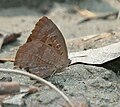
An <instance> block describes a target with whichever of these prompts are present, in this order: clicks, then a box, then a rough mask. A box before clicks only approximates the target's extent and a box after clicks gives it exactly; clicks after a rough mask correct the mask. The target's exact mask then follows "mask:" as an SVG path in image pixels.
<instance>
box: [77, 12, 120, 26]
mask: <svg viewBox="0 0 120 107" xmlns="http://www.w3.org/2000/svg"><path fill="white" fill-rule="evenodd" d="M118 14H119V12H114V13H110V14H107V15H103V16H96V17H92V18H86V19H84V20H82V21H80V22H78V24H82V23H85V22H88V21H91V20H98V19H101V20H114V19H116V18H117V17H118ZM113 16H114V17H113Z"/></svg>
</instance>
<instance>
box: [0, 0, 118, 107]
mask: <svg viewBox="0 0 120 107" xmlns="http://www.w3.org/2000/svg"><path fill="white" fill-rule="evenodd" d="M76 5H77V6H80V8H82V9H89V10H90V11H92V12H94V13H96V14H97V15H101V14H102V15H105V14H109V13H112V12H116V11H118V10H120V3H119V2H118V1H117V0H116V1H115V0H81V1H80V2H78V3H77V4H76V3H74V2H72V3H70V2H65V3H56V2H53V4H52V7H51V8H50V10H49V11H48V13H47V14H46V16H47V17H49V18H50V19H52V20H53V21H54V23H55V24H56V25H57V26H58V28H59V29H60V30H61V32H62V33H63V35H64V38H65V40H68V39H71V38H76V37H82V36H88V35H92V34H99V33H103V32H108V31H114V30H115V31H116V30H120V20H117V19H114V20H107V19H106V20H91V21H88V22H86V23H83V24H78V23H79V22H80V21H81V20H83V19H85V18H84V17H82V16H81V15H80V14H79V12H74V7H75V6H76ZM42 16H43V13H41V11H39V9H37V10H35V9H30V8H27V7H25V6H21V7H9V8H6V9H5V8H1V10H0V33H3V34H9V33H13V32H22V36H21V37H20V38H19V39H18V41H16V42H14V43H11V44H9V45H6V46H4V47H3V48H2V52H1V54H2V55H5V54H7V55H9V54H12V55H14V56H15V53H16V51H17V49H18V47H19V46H20V45H22V44H23V43H25V41H26V39H27V37H28V36H29V35H30V33H31V30H32V29H33V28H34V26H35V23H36V22H37V21H38V20H39V19H40V18H41V17H42ZM72 47H74V46H72ZM92 48H94V47H92ZM68 51H69V52H71V48H69V49H68ZM0 67H2V68H14V66H13V63H12V62H6V63H0ZM8 76H11V77H12V79H13V80H15V81H19V82H20V83H22V84H30V85H35V86H39V87H40V85H39V84H38V83H36V82H35V81H34V80H30V79H29V78H28V77H24V76H20V75H15V74H11V75H9V74H3V73H0V78H2V77H8ZM47 80H48V81H50V82H52V83H53V84H55V85H56V86H57V87H58V88H59V89H60V90H61V91H63V92H64V93H65V94H66V95H67V96H69V97H79V96H81V95H84V96H85V97H86V99H87V100H88V102H89V103H90V105H91V107H120V76H119V75H117V74H116V73H114V72H113V71H111V70H108V69H105V68H103V67H96V66H91V65H84V64H77V65H74V66H70V67H68V68H66V70H65V71H64V72H62V73H60V74H55V75H54V76H52V77H51V78H48V79H47ZM25 99H26V104H27V107H34V106H35V107H39V104H41V105H44V106H45V107H46V106H48V107H62V106H61V105H62V104H63V102H65V101H64V100H63V99H62V98H61V97H60V95H58V94H57V93H56V92H54V91H53V90H51V89H49V88H48V87H47V86H45V87H42V88H41V87H40V91H39V92H37V93H35V94H32V95H30V96H27V97H26V98H25ZM40 107H41V106H40Z"/></svg>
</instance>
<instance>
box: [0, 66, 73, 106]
mask: <svg viewBox="0 0 120 107" xmlns="http://www.w3.org/2000/svg"><path fill="white" fill-rule="evenodd" d="M0 72H4V73H15V74H21V75H25V76H28V77H30V78H33V79H36V80H37V81H39V82H42V83H44V84H46V85H47V86H49V87H51V88H52V89H54V90H55V91H56V92H58V93H59V94H60V95H61V96H62V97H63V98H64V99H65V100H66V102H67V103H68V104H69V106H70V107H74V106H73V104H72V102H71V101H70V100H69V99H68V97H67V96H66V95H65V94H64V93H63V92H62V91H60V90H59V89H58V88H57V87H56V86H55V85H53V84H51V83H50V82H48V81H46V80H45V79H43V78H41V77H38V76H36V75H33V74H30V73H28V72H24V71H21V70H13V69H4V68H0Z"/></svg>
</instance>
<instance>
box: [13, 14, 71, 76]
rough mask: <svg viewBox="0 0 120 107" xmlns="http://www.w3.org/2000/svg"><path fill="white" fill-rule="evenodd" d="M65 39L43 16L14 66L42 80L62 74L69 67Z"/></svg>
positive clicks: (17, 56)
mask: <svg viewBox="0 0 120 107" xmlns="http://www.w3.org/2000/svg"><path fill="white" fill-rule="evenodd" d="M69 64H70V60H69V59H68V51H67V47H66V43H65V40H64V37H63V35H62V33H61V32H60V30H59V29H58V28H57V26H56V25H55V24H54V23H53V22H52V21H51V20H50V19H48V18H47V17H45V16H43V17H42V18H41V19H40V20H39V21H38V22H37V23H36V25H35V28H34V29H33V31H32V34H30V36H29V37H28V39H27V42H26V43H25V44H23V45H22V46H20V47H19V49H18V51H17V53H16V57H15V62H14V65H15V66H17V67H19V68H24V69H25V70H27V71H28V72H30V73H33V74H35V75H37V76H40V77H42V78H46V77H48V76H50V75H52V74H53V73H54V72H61V71H63V69H64V68H65V67H67V66H69Z"/></svg>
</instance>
